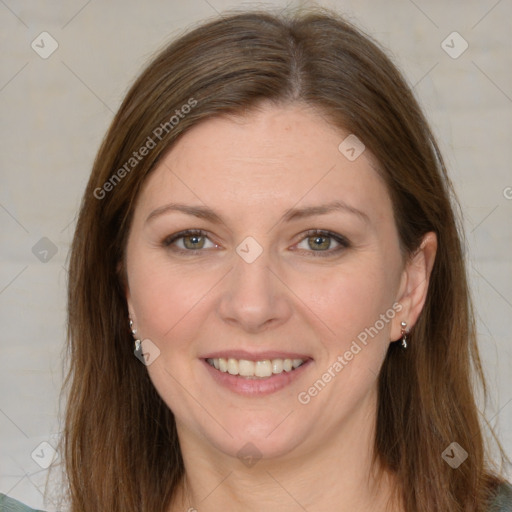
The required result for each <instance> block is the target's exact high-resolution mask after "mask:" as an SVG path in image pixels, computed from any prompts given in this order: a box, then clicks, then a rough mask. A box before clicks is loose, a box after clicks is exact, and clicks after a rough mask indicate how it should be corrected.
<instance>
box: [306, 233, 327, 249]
mask: <svg viewBox="0 0 512 512" xmlns="http://www.w3.org/2000/svg"><path fill="white" fill-rule="evenodd" d="M312 239H313V243H314V244H316V248H317V249H322V250H324V249H328V248H329V237H325V236H316V237H312ZM310 240H311V238H310Z"/></svg>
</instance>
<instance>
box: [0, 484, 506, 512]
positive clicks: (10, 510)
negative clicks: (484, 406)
mask: <svg viewBox="0 0 512 512" xmlns="http://www.w3.org/2000/svg"><path fill="white" fill-rule="evenodd" d="M0 512H43V511H41V510H35V509H33V508H30V507H27V506H26V505H23V503H20V502H19V501H16V500H13V499H12V498H9V497H8V496H5V495H4V494H1V493H0ZM489 512H512V486H511V485H510V484H509V483H504V484H502V485H501V486H500V489H499V492H498V494H497V495H496V497H495V498H494V501H493V502H492V504H491V507H490V508H489Z"/></svg>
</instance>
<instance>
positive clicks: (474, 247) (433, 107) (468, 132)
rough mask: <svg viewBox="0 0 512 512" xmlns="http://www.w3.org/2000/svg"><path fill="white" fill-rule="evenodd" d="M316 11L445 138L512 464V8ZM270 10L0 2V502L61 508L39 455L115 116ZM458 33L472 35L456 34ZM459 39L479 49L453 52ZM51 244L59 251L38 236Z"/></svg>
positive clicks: (51, 425) (457, 5)
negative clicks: (233, 20)
mask: <svg viewBox="0 0 512 512" xmlns="http://www.w3.org/2000/svg"><path fill="white" fill-rule="evenodd" d="M308 3H309V2H302V4H308ZM291 4H292V5H299V4H300V2H295V3H293V2H291ZM320 4H321V5H324V6H329V7H334V8H336V9H337V10H338V11H340V12H342V13H345V14H346V15H347V16H348V17H349V18H350V19H352V21H355V22H356V23H357V24H358V25H360V26H362V27H363V28H364V29H365V30H366V31H368V32H369V33H371V34H372V35H373V36H374V37H375V38H376V39H377V40H379V41H380V42H381V43H382V44H383V45H384V46H385V47H387V48H388V49H389V52H390V54H391V55H392V56H393V58H394V60H395V62H396V63H397V64H398V65H399V67H400V68H401V69H402V70H403V72H404V73H405V76H406V77H407V79H408V81H409V82H410V83H411V84H412V85H413V86H414V90H415V92H416V94H417V96H418V98H419V99H420V101H421V103H422V105H423V106H424V109H425V111H426V113H427V116H428V118H429V119H430V121H431V123H432V125H433V128H434V131H435V133H436V134H437V136H438V138H439V141H440V144H441V148H442V150H443V151H444V155H445V157H446V160H447V164H448V166H449V169H450V172H451V176H452V178H453V181H454V183H455V187H456V190H457V192H458V194H459V198H460V201H461V204H462V209H463V211H464V215H465V218H464V226H465V228H466V231H467V237H468V249H467V260H468V268H469V273H470V278H471V282H472V286H473V290H474V295H475V301H476V312H477V315H478V331H479V334H480V348H481V352H482V357H483V361H484V365H485V371H486V374H487V376H488V379H489V385H490V394H491V401H490V403H489V404H488V407H487V409H486V411H485V414H486V417H487V418H488V419H489V420H490V422H491V424H492V425H495V426H496V428H497V432H498V434H499V435H500V437H501V440H502V442H503V443H504V446H505V448H506V450H507V452H508V453H509V454H512V386H511V384H512V377H511V372H510V368H511V366H512V349H511V345H510V332H511V330H512V320H511V319H512V272H511V271H512V265H511V257H510V251H511V249H512V243H511V242H512V240H511V238H512V237H511V229H510V219H511V214H512V188H511V187H512V173H511V168H510V162H511V161H512V143H511V142H512V141H511V133H512V80H511V78H512V51H511V49H512V38H511V32H512V30H511V28H512V27H511V25H510V20H511V19H512V3H511V1H510V0H501V1H496V0H478V1H476V0H470V1H466V0H460V1H452V2H446V1H445V0H435V1H426V0H416V1H412V0H388V1H385V2H372V1H370V0H362V1H348V0H339V1H335V0H332V1H329V2H327V1H325V2H320ZM268 5H271V6H272V7H273V8H276V7H284V6H285V5H286V2H284V1H279V2H273V3H271V4H268V3H267V4H265V3H254V2H252V3H248V2H230V1H227V0H208V1H206V0H188V1H186V2H181V1H178V0H166V1H158V0H151V1H148V2H145V3H143V2H138V1H134V0H129V1H127V0H125V1H121V0H112V1H100V0H90V1H88V2H87V1H85V0H73V1H66V2H64V1H60V2H59V1H38V2H34V1H28V0H27V1H15V0H0V23H1V27H2V36H1V37H2V48H3V52H2V66H1V70H0V103H1V108H2V119H3V124H2V132H1V143H2V148H1V152H0V158H1V173H2V182H1V183H2V186H1V189H0V223H1V256H0V258H1V270H0V312H1V318H0V326H1V332H2V335H1V337H2V343H1V357H0V382H1V390H2V393H1V395H0V432H1V436H0V450H1V454H0V491H1V492H4V493H8V494H10V495H11V496H13V497H16V498H18V499H21V500H23V501H24V502H25V503H27V504H29V505H31V506H34V507H43V508H45V509H47V510H54V509H55V508H54V506H53V505H52V504H51V503H50V502H49V501H46V502H45V501H44V499H43V495H42V492H43V486H44V483H45V479H46V476H47V471H46V470H44V469H43V468H41V467H40V465H38V463H37V462H39V463H44V462H45V461H46V460H47V458H48V457H49V451H50V449H49V448H48V446H42V447H39V448H37V447H38V446H39V444H40V443H41V442H47V443H49V444H50V445H53V446H56V441H57V437H58V432H59V421H58V403H59V401H58V393H59V389H60V385H61V381H62V365H61V357H62V349H63V345H64V338H65V307H66V304H65V299H66V296H65V286H66V262H67V253H68V249H69V244H70V241H71V237H72V234H73V228H74V222H75V215H76V212H77V208H78V205H79V201H80V198H81V194H82V192H83V190H84V187H85V183H86V180H87V178H88V175H89V172H90V169H91V165H92V162H93V158H94V156H95V153H96V151H97V149H98V147H99V144H100V141H101V139H102V137H103V135H104V133H105V131H106V129H107V127H108V125H109V123H110V121H111V119H112V116H113V113H114V112H115V111H116V110H117V108H118V106H119V104H120V102H121V100H122V98H123V95H124V93H125V92H126V91H127V89H128V87H129V85H130V84H131V82H132V81H133V79H134V78H135V76H136V75H137V74H138V72H139V71H140V70H141V68H142V66H143V65H144V64H145V63H146V61H147V59H148V58H150V57H151V56H152V55H154V53H155V52H156V51H157V50H159V49H160V48H162V47H163V46H164V45H165V44H166V43H167V42H169V41H170V40H171V39H173V38H174V37H176V36H178V35H179V34H181V33H182V32H183V31H184V30H185V29H186V28H189V27H191V26H192V25H194V24H196V23H197V22H198V21H200V20H203V19H205V18H209V17H211V16H214V15H216V11H218V12H222V11H223V10H224V9H226V8H232V7H243V6H250V7H257V6H268ZM44 31H46V32H48V33H49V34H51V36H52V37H53V38H54V39H55V40H56V41H57V43H58V49H57V50H56V51H55V52H54V53H53V54H52V55H51V56H49V57H48V58H47V59H43V58H41V57H40V56H39V54H38V53H36V51H34V49H32V47H31V43H32V41H34V40H35V43H34V44H39V51H40V52H42V51H43V48H42V46H43V44H42V43H41V38H40V37H38V36H39V34H41V33H42V32H44ZM454 31H456V32H458V33H459V34H460V36H461V37H462V38H463V39H461V38H460V37H459V36H457V35H455V36H450V37H449V38H448V39H446V38H447V36H449V35H450V34H451V33H452V32H454ZM44 37H47V36H44ZM444 40H446V42H445V43H444V47H445V49H447V50H448V51H449V52H451V53H452V56H450V55H448V53H446V51H445V50H444V49H443V47H442V42H443V41H444ZM464 41H467V43H468V45H469V46H468V49H467V50H466V51H465V52H464V53H463V54H462V55H460V56H459V57H458V58H453V55H454V54H456V53H459V52H460V50H461V49H463V45H464ZM450 47H453V48H450ZM49 48H50V46H49V40H48V39H45V43H44V51H47V50H48V49H49ZM43 237H47V238H48V239H49V240H50V241H51V244H49V243H48V242H47V241H46V242H39V241H40V239H41V238H43ZM38 242H39V244H43V245H37V246H36V249H35V250H34V251H33V247H34V246H35V245H36V243H38ZM45 244H46V245H45ZM52 244H54V245H55V249H57V250H58V252H57V253H56V254H55V255H53V256H52V252H51V248H52ZM45 250H47V251H49V252H48V253H44V251H45ZM34 252H35V253H36V254H34ZM36 255H37V256H38V257H36ZM45 258H46V259H48V261H46V262H45V261H41V259H43V260H44V259H45ZM91 279H94V276H91ZM466 448H470V447H466ZM34 450H36V451H35V452H34ZM468 451H470V450H468ZM31 454H32V455H31ZM36 461H37V462H36Z"/></svg>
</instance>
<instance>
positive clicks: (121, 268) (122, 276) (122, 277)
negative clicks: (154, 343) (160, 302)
mask: <svg viewBox="0 0 512 512" xmlns="http://www.w3.org/2000/svg"><path fill="white" fill-rule="evenodd" d="M125 269H126V267H125V265H124V262H123V261H119V262H118V264H117V266H116V273H117V278H118V279H119V284H120V286H121V289H122V291H123V292H124V296H125V298H126V305H127V307H128V315H129V316H130V318H131V319H132V320H133V323H134V324H135V323H136V319H135V313H134V311H133V305H132V300H131V294H130V287H129V286H128V278H127V275H126V270H125Z"/></svg>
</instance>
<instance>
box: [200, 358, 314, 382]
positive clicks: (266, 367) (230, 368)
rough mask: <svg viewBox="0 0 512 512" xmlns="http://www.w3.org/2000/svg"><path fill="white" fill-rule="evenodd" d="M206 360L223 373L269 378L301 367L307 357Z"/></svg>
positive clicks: (250, 377) (252, 377)
mask: <svg viewBox="0 0 512 512" xmlns="http://www.w3.org/2000/svg"><path fill="white" fill-rule="evenodd" d="M205 361H206V362H207V363H208V364H209V365H210V366H212V367H213V368H215V369H216V370H219V371H220V372H222V373H229V374H230V375H235V376H239V377H244V378H246V379H268V378H269V377H272V376H273V375H279V374H281V373H283V372H292V371H294V370H296V369H297V368H300V367H301V366H302V365H303V364H304V363H305V362H306V360H305V359H300V358H298V359H289V358H286V359H281V358H275V359H262V360H260V361H251V360H249V359H235V358H232V357H230V358H224V357H214V358H207V359H205Z"/></svg>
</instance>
